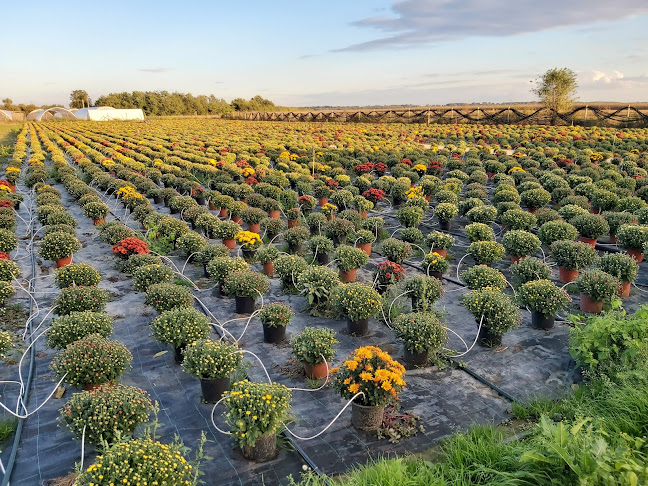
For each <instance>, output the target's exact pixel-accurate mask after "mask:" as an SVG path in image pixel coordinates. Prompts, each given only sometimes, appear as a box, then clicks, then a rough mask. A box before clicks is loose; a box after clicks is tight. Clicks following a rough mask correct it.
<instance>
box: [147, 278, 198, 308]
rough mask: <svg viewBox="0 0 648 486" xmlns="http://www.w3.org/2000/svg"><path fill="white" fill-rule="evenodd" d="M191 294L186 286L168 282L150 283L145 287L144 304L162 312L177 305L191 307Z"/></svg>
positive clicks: (192, 299)
mask: <svg viewBox="0 0 648 486" xmlns="http://www.w3.org/2000/svg"><path fill="white" fill-rule="evenodd" d="M193 301H194V298H193V294H192V293H191V290H189V289H188V288H187V287H184V286H181V285H176V284H172V283H168V282H162V283H157V284H153V285H150V286H149V287H148V288H147V289H146V301H145V302H146V304H147V305H150V306H151V307H153V308H154V309H155V310H156V311H157V312H164V311H168V310H171V309H176V308H178V307H191V306H192V305H193Z"/></svg>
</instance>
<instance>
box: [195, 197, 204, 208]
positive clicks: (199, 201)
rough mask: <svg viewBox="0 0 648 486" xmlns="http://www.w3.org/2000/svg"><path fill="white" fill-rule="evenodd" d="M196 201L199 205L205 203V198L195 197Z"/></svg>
mask: <svg viewBox="0 0 648 486" xmlns="http://www.w3.org/2000/svg"><path fill="white" fill-rule="evenodd" d="M196 202H197V203H198V205H199V206H204V205H205V198H204V197H197V198H196Z"/></svg>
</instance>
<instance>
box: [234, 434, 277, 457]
mask: <svg viewBox="0 0 648 486" xmlns="http://www.w3.org/2000/svg"><path fill="white" fill-rule="evenodd" d="M241 452H242V453H243V457H245V458H246V459H248V460H250V461H257V462H264V461H269V460H270V459H272V458H273V457H274V456H275V454H276V453H277V436H276V434H275V432H274V431H272V432H268V433H267V434H265V435H262V436H261V437H259V438H258V439H257V440H256V442H255V443H254V444H253V445H251V446H250V445H245V446H243V448H242V449H241Z"/></svg>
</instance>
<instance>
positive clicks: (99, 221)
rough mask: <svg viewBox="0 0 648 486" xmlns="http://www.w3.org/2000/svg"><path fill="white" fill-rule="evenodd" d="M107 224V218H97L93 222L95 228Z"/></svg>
mask: <svg viewBox="0 0 648 486" xmlns="http://www.w3.org/2000/svg"><path fill="white" fill-rule="evenodd" d="M105 222H106V218H96V219H93V220H92V224H94V225H95V226H101V225H102V224H104V223H105Z"/></svg>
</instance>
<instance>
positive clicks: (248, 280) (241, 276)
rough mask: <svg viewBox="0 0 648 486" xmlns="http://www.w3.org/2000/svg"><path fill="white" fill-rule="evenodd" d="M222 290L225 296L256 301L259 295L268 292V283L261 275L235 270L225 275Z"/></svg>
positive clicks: (245, 270) (248, 270)
mask: <svg viewBox="0 0 648 486" xmlns="http://www.w3.org/2000/svg"><path fill="white" fill-rule="evenodd" d="M224 288H225V293H226V294H227V295H230V296H237V297H252V298H254V299H256V298H257V297H259V294H265V293H266V292H267V291H268V290H270V281H269V280H268V277H266V276H265V275H263V274H262V273H257V272H253V271H252V270H250V269H244V270H237V271H234V272H231V273H229V274H228V275H227V278H226V279H225V284H224Z"/></svg>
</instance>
